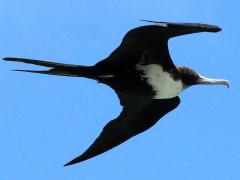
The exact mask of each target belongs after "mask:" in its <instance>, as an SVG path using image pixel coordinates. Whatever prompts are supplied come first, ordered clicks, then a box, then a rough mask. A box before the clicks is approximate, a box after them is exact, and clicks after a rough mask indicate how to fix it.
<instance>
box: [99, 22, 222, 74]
mask: <svg viewBox="0 0 240 180" xmlns="http://www.w3.org/2000/svg"><path fill="white" fill-rule="evenodd" d="M147 22H152V23H154V24H153V25H147V26H141V27H137V28H135V29H132V30H130V31H129V32H128V33H127V34H126V35H125V36H124V38H123V40H122V42H121V44H120V46H119V47H118V48H117V49H116V50H115V51H113V52H112V53H111V54H110V56H109V57H108V58H107V59H105V60H103V61H102V62H100V63H99V64H102V63H103V64H106V63H107V64H110V65H111V66H115V67H121V68H129V67H131V66H135V65H136V64H138V63H145V64H148V63H157V64H160V65H162V67H163V68H164V69H165V70H169V69H172V68H175V66H174V63H173V62H172V60H171V57H170V54H169V50H168V40H169V38H172V37H175V36H180V35H185V34H191V33H197V32H218V31H220V30H221V29H220V28H219V27H218V26H214V25H207V24H200V23H168V22H154V21H147Z"/></svg>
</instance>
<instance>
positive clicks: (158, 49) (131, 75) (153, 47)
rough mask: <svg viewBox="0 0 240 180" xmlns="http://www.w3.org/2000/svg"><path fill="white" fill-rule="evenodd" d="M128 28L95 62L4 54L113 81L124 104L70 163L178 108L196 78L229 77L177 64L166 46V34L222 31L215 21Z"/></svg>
mask: <svg viewBox="0 0 240 180" xmlns="http://www.w3.org/2000/svg"><path fill="white" fill-rule="evenodd" d="M154 23H155V24H154V25H148V26H142V27H138V28H135V29H133V30H130V31H129V32H128V33H127V34H126V35H125V37H124V38H123V41H122V43H121V44H120V46H119V47H118V48H117V49H116V50H115V51H113V52H112V53H111V54H110V56H109V57H107V58H106V59H104V60H102V61H100V62H98V63H97V64H95V65H94V66H80V65H69V64H61V63H53V62H48V61H39V60H32V59H23V58H4V60H6V61H18V62H24V63H29V64H35V65H40V66H45V67H48V68H50V69H49V70H44V71H35V70H17V71H23V72H32V73H40V74H51V75H61V76H74V77H85V78H90V79H94V80H96V81H98V82H101V83H104V84H106V85H108V86H110V87H111V88H112V89H114V91H115V92H116V93H117V95H118V97H119V99H120V103H121V105H122V106H123V110H122V112H121V114H120V115H119V116H118V117H117V118H116V119H113V120H111V121H110V122H109V123H108V124H107V125H106V126H105V127H104V128H103V131H102V132H101V134H100V135H99V137H98V138H97V139H96V140H95V142H94V143H93V144H92V145H91V146H90V147H89V148H88V149H87V150H86V151H85V152H84V153H83V154H82V155H80V156H78V157H77V158H75V159H73V160H72V161H70V162H69V163H67V164H66V165H71V164H75V163H78V162H81V161H84V160H87V159H89V158H92V157H94V156H97V155H99V154H101V153H103V152H105V151H108V150H110V149H112V148H113V147H115V146H117V145H119V144H121V143H123V142H124V141H126V140H128V139H130V138H131V137H133V136H135V135H137V134H139V133H141V132H143V131H145V130H147V129H149V128H150V127H152V126H153V125H154V124H155V123H156V122H157V121H158V120H159V119H160V118H161V117H163V116H164V115H165V114H167V113H168V112H170V111H172V110H173V109H175V108H176V107H177V106H178V105H179V103H180V99H179V97H178V95H179V93H181V92H182V91H183V90H184V89H186V88H187V87H190V86H192V85H197V84H223V85H228V81H226V80H216V79H208V78H205V77H203V76H200V75H199V74H197V73H196V72H195V71H193V70H191V69H190V68H187V67H182V66H175V65H174V63H173V61H172V60H171V57H170V55H169V51H168V45H167V44H168V39H169V38H171V37H175V36H180V35H184V34H190V33H197V32H218V31H220V30H221V29H220V28H219V27H217V26H212V25H206V24H193V23H163V22H160V23H159V22H154Z"/></svg>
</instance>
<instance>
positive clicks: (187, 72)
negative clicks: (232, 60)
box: [177, 66, 229, 87]
mask: <svg viewBox="0 0 240 180" xmlns="http://www.w3.org/2000/svg"><path fill="white" fill-rule="evenodd" d="M177 69H178V71H179V73H180V77H181V80H182V82H183V84H184V85H185V86H186V87H189V86H192V85H201V84H206V85H225V86H227V87H229V81H227V80H225V79H211V78H206V77H203V76H201V75H199V74H198V73H196V72H195V71H194V70H192V69H190V68H187V67H183V66H178V67H177Z"/></svg>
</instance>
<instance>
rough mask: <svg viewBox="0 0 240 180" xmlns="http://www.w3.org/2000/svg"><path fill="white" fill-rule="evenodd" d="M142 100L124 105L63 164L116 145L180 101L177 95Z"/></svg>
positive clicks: (154, 121)
mask: <svg viewBox="0 0 240 180" xmlns="http://www.w3.org/2000/svg"><path fill="white" fill-rule="evenodd" d="M139 98H141V97H139ZM142 100H144V101H142V102H140V101H139V100H138V103H137V104H129V105H127V106H124V107H123V110H122V112H121V114H120V115H119V116H118V117H117V118H116V119H114V120H112V121H110V122H109V123H108V124H107V125H106V126H105V127H104V128H103V130H102V132H101V134H100V135H99V137H98V138H97V139H96V140H95V141H94V143H93V144H92V145H91V146H90V147H89V148H88V149H87V150H86V151H85V152H84V153H83V154H82V155H80V156H78V157H77V158H75V159H73V160H72V161H70V162H69V163H67V164H65V166H68V165H72V164H75V163H79V162H82V161H85V160H87V159H90V158H92V157H94V156H97V155H99V154H101V153H104V152H106V151H108V150H110V149H112V148H114V147H116V146H118V145H119V144H121V143H123V142H125V141H127V140H128V139H130V138H131V137H133V136H135V135H137V134H139V133H141V132H143V131H145V130H147V129H149V128H150V127H152V126H153V125H154V124H155V123H156V122H157V121H158V120H159V119H160V118H161V117H163V116H164V115H165V114H167V113H168V112H170V111H172V110H173V109H175V108H176V107H177V106H178V104H179V103H180V99H179V98H178V97H175V98H172V99H161V100H160V99H152V100H150V99H148V101H146V99H142ZM122 103H126V102H122Z"/></svg>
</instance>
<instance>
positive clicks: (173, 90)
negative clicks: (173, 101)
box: [136, 64, 184, 99]
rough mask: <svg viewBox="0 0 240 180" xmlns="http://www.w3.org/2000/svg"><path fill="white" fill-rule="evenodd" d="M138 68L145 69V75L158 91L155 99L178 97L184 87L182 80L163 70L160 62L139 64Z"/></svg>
mask: <svg viewBox="0 0 240 180" xmlns="http://www.w3.org/2000/svg"><path fill="white" fill-rule="evenodd" d="M136 68H137V70H141V71H143V73H144V75H143V77H144V78H146V80H147V83H148V84H149V85H150V86H151V87H152V88H153V90H154V91H155V92H156V94H155V96H154V97H153V99H169V98H173V97H176V96H177V95H178V94H179V93H180V92H181V91H182V90H183V89H184V86H183V84H182V81H180V80H174V79H173V78H172V77H171V75H170V74H169V73H168V72H166V71H163V69H162V66H160V65H158V64H149V65H139V64H138V65H137V66H136Z"/></svg>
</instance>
